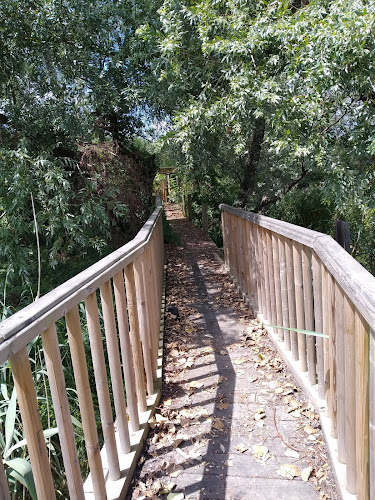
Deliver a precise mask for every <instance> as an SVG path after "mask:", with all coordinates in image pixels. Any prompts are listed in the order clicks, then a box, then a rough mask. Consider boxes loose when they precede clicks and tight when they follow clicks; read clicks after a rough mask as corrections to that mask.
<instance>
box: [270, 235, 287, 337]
mask: <svg viewBox="0 0 375 500" xmlns="http://www.w3.org/2000/svg"><path fill="white" fill-rule="evenodd" d="M272 255H273V269H274V274H273V277H274V282H275V299H276V323H275V324H276V325H279V326H282V324H283V311H282V303H281V281H280V256H279V236H278V235H277V234H276V233H272ZM276 332H278V333H279V339H280V340H284V330H282V329H281V328H280V329H279V330H277V329H275V333H276Z"/></svg>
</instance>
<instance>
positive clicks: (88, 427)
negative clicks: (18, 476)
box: [65, 307, 107, 499]
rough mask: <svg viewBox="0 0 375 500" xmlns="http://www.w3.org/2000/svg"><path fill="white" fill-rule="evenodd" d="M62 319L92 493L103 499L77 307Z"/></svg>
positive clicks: (101, 468) (93, 415) (104, 495)
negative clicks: (70, 361)
mask: <svg viewBox="0 0 375 500" xmlns="http://www.w3.org/2000/svg"><path fill="white" fill-rule="evenodd" d="M65 318H66V326H67V330H68V341H69V346H70V353H71V356H72V363H73V371H74V379H75V382H76V388H77V394H78V402H79V408H80V411H81V418H82V426H83V433H84V436H85V446H86V451H87V458H88V461H89V465H90V471H91V476H92V484H93V489H94V494H95V497H96V498H103V499H104V498H107V495H106V490H105V481H104V475H103V466H102V459H101V456H100V446H99V440H98V433H97V430H96V422H95V413H94V407H93V404H92V398H91V388H90V383H89V376H88V372H87V364H86V356H85V348H84V346H83V339H82V330H81V323H80V320H79V313H78V308H77V307H74V308H73V309H71V310H70V311H69V312H68V313H67V314H66V316H65Z"/></svg>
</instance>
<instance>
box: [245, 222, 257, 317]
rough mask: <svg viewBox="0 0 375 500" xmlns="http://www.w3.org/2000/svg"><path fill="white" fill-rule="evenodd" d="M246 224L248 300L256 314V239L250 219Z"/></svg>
mask: <svg viewBox="0 0 375 500" xmlns="http://www.w3.org/2000/svg"><path fill="white" fill-rule="evenodd" d="M247 226H248V229H249V242H250V257H249V265H250V280H251V288H250V294H251V297H250V301H251V305H252V307H253V310H254V313H255V314H256V313H257V312H258V311H259V290H258V286H259V271H258V265H259V263H258V260H257V257H256V254H257V250H258V248H257V246H258V244H257V240H256V234H255V230H254V224H253V223H252V222H250V221H248V222H247Z"/></svg>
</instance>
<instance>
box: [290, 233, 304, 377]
mask: <svg viewBox="0 0 375 500" xmlns="http://www.w3.org/2000/svg"><path fill="white" fill-rule="evenodd" d="M293 265H294V286H295V294H296V317H297V328H298V329H301V330H304V329H305V307H304V296H303V278H302V255H301V245H300V244H299V243H297V242H293ZM298 360H299V368H300V370H301V371H302V372H306V371H307V353H306V335H304V334H303V333H298Z"/></svg>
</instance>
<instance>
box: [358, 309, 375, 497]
mask: <svg viewBox="0 0 375 500" xmlns="http://www.w3.org/2000/svg"><path fill="white" fill-rule="evenodd" d="M369 333H370V332H369V327H368V324H367V323H366V322H365V320H364V319H363V317H362V316H361V315H360V314H359V313H357V312H356V314H355V338H356V344H355V350H356V386H357V390H356V394H357V400H356V441H357V442H356V447H357V448H356V457H357V498H358V500H368V499H369V498H370V483H369V453H370V449H369ZM372 396H373V395H372Z"/></svg>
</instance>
